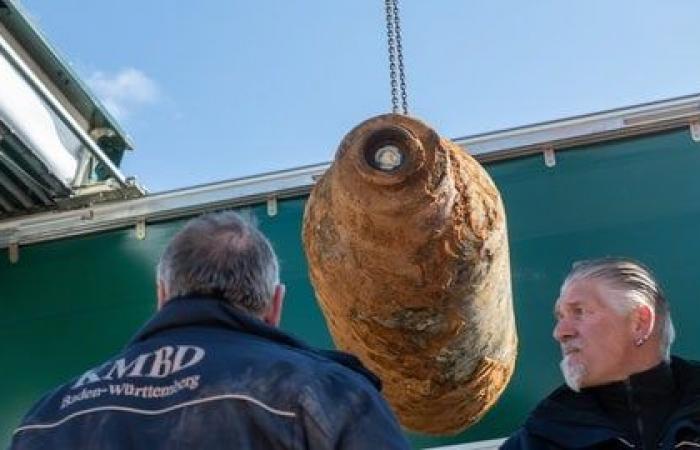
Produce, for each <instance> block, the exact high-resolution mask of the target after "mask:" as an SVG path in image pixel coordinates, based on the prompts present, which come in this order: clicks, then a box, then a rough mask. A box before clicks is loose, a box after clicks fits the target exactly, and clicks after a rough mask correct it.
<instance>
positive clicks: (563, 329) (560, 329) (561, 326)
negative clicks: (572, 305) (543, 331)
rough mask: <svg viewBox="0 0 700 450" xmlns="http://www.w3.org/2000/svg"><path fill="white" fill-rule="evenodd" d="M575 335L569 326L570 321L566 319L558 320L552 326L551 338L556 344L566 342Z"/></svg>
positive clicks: (574, 331)
mask: <svg viewBox="0 0 700 450" xmlns="http://www.w3.org/2000/svg"><path fill="white" fill-rule="evenodd" d="M575 334H576V330H575V329H574V327H572V326H571V321H569V320H567V319H559V320H557V323H556V325H554V331H553V333H552V336H553V337H554V339H555V340H556V341H558V342H566V341H567V340H569V339H571V338H572V337H574V335H575Z"/></svg>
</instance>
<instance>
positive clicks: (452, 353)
mask: <svg viewBox="0 0 700 450" xmlns="http://www.w3.org/2000/svg"><path fill="white" fill-rule="evenodd" d="M303 239H304V247H305V251H306V256H307V260H308V263H309V272H310V276H311V281H312V284H313V286H314V289H315V291H316V296H317V298H318V301H319V303H320V306H321V309H322V311H323V314H324V316H325V318H326V321H327V324H328V327H329V329H330V332H331V334H332V336H333V339H334V341H335V343H336V345H337V346H338V347H339V348H340V349H342V350H346V351H349V352H352V353H354V354H355V355H357V356H358V357H359V358H360V359H361V360H362V362H363V363H365V364H366V365H367V366H368V367H369V368H370V369H371V370H372V371H374V372H375V373H376V374H377V375H378V376H379V377H380V378H381V379H382V382H383V383H384V395H385V397H386V398H387V400H388V401H389V403H390V404H391V406H392V407H393V409H394V411H395V412H396V414H397V416H398V417H399V420H400V421H401V423H402V425H403V426H405V427H406V428H408V429H411V430H414V431H419V432H423V433H429V434H452V433H456V432H458V431H461V430H463V429H464V428H466V427H468V426H469V425H471V424H473V423H474V422H476V421H477V420H478V419H479V418H481V417H482V416H483V415H484V414H485V413H486V411H487V410H488V409H489V408H490V407H491V406H492V405H493V404H494V403H495V402H496V400H497V399H498V397H499V396H500V394H501V393H502V392H503V390H504V389H505V387H506V385H507V384H508V381H509V379H510V376H511V374H512V372H513V367H514V364H515V358H516V353H517V336H516V331H515V322H514V317H513V307H512V294H511V283H510V267H509V257H508V240H507V233H506V219H505V214H504V209H503V204H502V202H501V198H500V195H499V193H498V190H497V189H496V186H495V185H494V183H493V181H492V180H491V179H490V177H489V176H488V174H487V173H486V171H485V170H484V169H483V168H482V167H481V166H480V165H479V163H477V162H476V161H475V160H474V159H473V158H472V157H470V156H469V155H467V154H466V153H465V152H464V151H463V150H462V149H461V148H460V147H458V146H457V145H455V144H454V143H452V142H450V141H448V140H446V139H441V138H440V137H439V136H438V135H437V134H436V133H435V131H433V130H432V129H430V128H429V127H428V126H427V125H425V124H424V123H422V122H420V121H419V120H416V119H415V118H411V117H407V116H402V115H396V114H387V115H383V116H378V117H375V118H372V119H369V120H367V121H365V122H363V123H362V124H360V125H358V126H357V127H356V128H355V129H353V130H352V131H351V132H350V133H349V134H348V135H347V136H346V137H345V138H344V140H343V142H342V143H341V145H340V147H339V149H338V152H337V154H336V158H335V162H334V163H333V164H332V166H331V167H330V168H329V169H328V171H327V172H326V173H325V174H324V175H323V176H322V177H321V178H320V179H319V180H318V183H317V184H316V186H315V187H314V189H313V191H312V192H311V196H310V197H309V201H308V204H307V206H306V211H305V214H304V229H303Z"/></svg>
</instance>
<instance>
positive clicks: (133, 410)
mask: <svg viewBox="0 0 700 450" xmlns="http://www.w3.org/2000/svg"><path fill="white" fill-rule="evenodd" d="M219 400H243V401H247V402H249V403H253V404H255V405H258V406H260V407H261V408H263V409H265V410H266V411H268V412H270V413H272V414H275V415H278V416H283V417H296V413H295V412H292V411H283V410H280V409H276V408H273V407H271V406H268V405H266V404H265V403H263V402H261V401H260V400H258V399H256V398H253V397H251V396H248V395H244V394H222V395H214V396H211V397H205V398H198V399H195V400H190V401H187V402H183V403H178V404H176V405H172V406H169V407H167V408H162V409H138V408H130V407H127V406H117V405H108V406H98V407H96V408H90V409H86V410H83V411H77V412H75V413H73V414H69V415H68V416H66V417H64V418H63V419H61V420H58V421H56V422H52V423H44V424H41V423H39V424H33V425H25V426H21V427H18V428H17V429H16V430H15V431H14V432H13V433H12V434H13V435H15V434H17V433H19V432H21V431H28V430H40V429H46V428H55V427H57V426H59V425H62V424H64V423H65V422H68V421H69V420H71V419H74V418H75V417H79V416H83V415H85V414H92V413H95V412H101V411H122V412H127V413H133V414H143V415H147V416H155V415H159V414H165V413H168V412H170V411H173V410H176V409H181V408H185V407H188V406H193V405H198V404H201V403H209V402H213V401H219Z"/></svg>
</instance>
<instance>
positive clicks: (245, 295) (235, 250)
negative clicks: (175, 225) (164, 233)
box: [158, 211, 279, 316]
mask: <svg viewBox="0 0 700 450" xmlns="http://www.w3.org/2000/svg"><path fill="white" fill-rule="evenodd" d="M158 283H159V290H161V291H162V292H160V293H159V297H162V299H161V301H160V303H161V304H162V303H165V302H167V301H168V300H170V299H172V298H175V297H183V296H196V295H202V296H210V297H216V298H219V299H222V300H225V301H226V302H228V303H229V304H231V305H234V306H237V307H239V308H242V309H244V310H245V311H246V312H248V313H250V314H252V315H255V316H260V315H261V314H262V313H264V312H265V311H266V310H267V309H268V308H270V307H271V302H272V298H273V294H274V292H275V289H276V287H277V285H278V283H279V267H278V263H277V257H276V256H275V253H274V251H273V249H272V246H271V245H270V243H269V241H268V240H267V239H266V238H265V236H263V234H262V233H261V232H260V231H258V230H257V229H256V228H255V226H254V225H253V224H252V223H251V222H250V221H249V220H246V219H243V218H242V217H241V216H239V215H238V214H236V213H234V212H232V211H225V212H219V213H212V214H206V215H203V216H201V217H198V218H196V219H193V220H191V221H190V222H188V223H187V225H185V227H184V228H183V229H182V230H181V231H180V232H179V233H177V234H176V235H175V237H174V238H173V239H172V240H171V241H170V243H169V244H168V246H167V247H166V249H165V251H164V252H163V255H162V256H161V258H160V262H159V263H158Z"/></svg>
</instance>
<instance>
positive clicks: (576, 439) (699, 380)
mask: <svg viewBox="0 0 700 450" xmlns="http://www.w3.org/2000/svg"><path fill="white" fill-rule="evenodd" d="M671 371H672V374H673V379H674V381H675V386H676V391H677V392H676V394H675V395H676V399H675V400H674V402H675V407H674V408H673V410H672V412H671V413H670V415H669V416H668V417H667V418H666V419H665V420H664V421H663V425H662V426H661V427H660V432H659V438H658V439H657V441H656V445H655V448H657V449H672V448H695V449H697V448H699V447H700V364H699V363H695V362H691V361H685V360H683V359H680V358H676V357H674V358H673V359H672V361H671ZM629 415H630V416H632V417H635V418H636V417H641V416H640V414H639V411H634V407H632V406H631V407H630V411H629ZM642 426H643V424H642ZM639 442H640V439H639V436H630V433H629V432H626V431H625V430H624V427H623V426H622V424H621V423H619V422H616V421H614V420H613V418H612V417H611V416H610V415H609V414H607V413H606V412H605V411H604V410H603V408H602V407H601V404H600V402H599V401H598V400H597V399H596V397H595V395H593V394H592V393H590V392H587V391H586V390H585V389H584V390H583V391H582V392H581V393H576V392H574V391H572V390H571V389H569V388H568V387H566V386H561V387H560V388H558V389H557V390H555V391H554V392H553V393H552V394H551V395H549V396H548V397H547V398H546V399H544V400H543V401H542V402H541V403H540V404H539V405H538V406H537V407H536V408H535V410H534V411H533V412H532V413H531V414H530V416H529V417H528V418H527V420H526V421H525V424H524V425H523V427H522V428H521V429H519V430H518V431H517V432H516V433H515V434H513V435H512V436H511V437H510V438H509V439H508V440H507V441H506V442H505V443H504V444H503V446H502V447H501V448H502V449H506V450H511V449H520V450H535V449H573V448H576V449H617V448H620V449H629V448H642V447H641V445H640V444H639Z"/></svg>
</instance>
